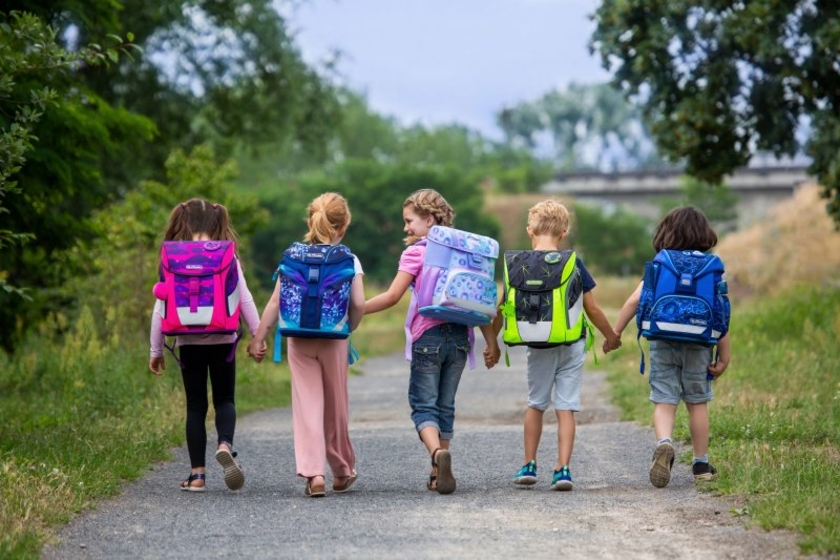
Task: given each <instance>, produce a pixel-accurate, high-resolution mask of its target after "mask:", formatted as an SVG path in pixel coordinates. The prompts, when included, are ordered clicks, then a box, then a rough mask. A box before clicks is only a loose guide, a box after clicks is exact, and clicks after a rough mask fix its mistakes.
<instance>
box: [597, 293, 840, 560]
mask: <svg viewBox="0 0 840 560" xmlns="http://www.w3.org/2000/svg"><path fill="white" fill-rule="evenodd" d="M736 303H737V302H736ZM634 330H635V329H632V328H631V329H629V330H628V336H625V340H624V342H625V347H623V348H622V350H621V351H620V352H617V353H614V354H610V355H609V356H607V358H606V359H605V360H603V362H602V363H603V364H604V367H605V368H607V369H608V370H609V371H610V372H611V375H610V381H611V384H612V386H613V388H614V398H615V402H616V404H617V405H619V406H620V408H621V410H622V411H623V414H624V418H625V419H630V420H636V421H640V422H644V423H646V424H650V422H651V413H652V405H651V404H650V403H649V402H648V400H647V396H648V393H649V388H648V385H647V377H646V376H645V377H642V376H640V375H639V374H638V366H639V351H638V348H637V346H636V344H635V340H634V339H632V337H631V336H629V335H630V334H631V332H632V333H633V334H635V333H634V332H633V331H634ZM731 333H732V334H731V336H732V362H731V364H730V366H729V369H728V370H727V371H726V373H725V374H724V376H723V377H721V378H720V379H719V380H717V381H715V384H714V391H715V399H714V401H713V402H712V403H711V404H710V409H709V410H710V414H711V441H710V449H709V453H710V457H711V458H712V462H713V463H714V464H715V465H716V467H717V468H718V470H719V471H720V472H721V476H720V479H719V480H718V481H717V482H716V483H714V485H712V486H711V490H712V491H714V492H718V493H721V494H728V495H737V496H742V497H743V498H744V499H745V501H746V504H747V505H746V507H745V509H744V510H743V512H746V513H748V514H749V516H750V518H751V519H752V521H753V522H754V523H755V524H756V525H758V526H760V527H762V528H765V529H777V528H783V529H790V530H793V531H797V532H799V533H800V534H801V535H802V537H801V540H800V546H801V549H802V552H803V553H806V554H807V553H818V554H838V553H840V484H837V482H836V481H838V480H840V349H838V346H837V340H838V339H840V291H838V290H837V289H830V288H826V289H823V290H812V289H802V290H797V291H793V292H790V293H786V294H784V295H782V296H780V297H778V298H774V299H771V300H766V301H758V300H750V301H749V302H742V303H741V305H740V306H736V308H735V310H734V311H733V320H732V331H731ZM631 340H632V342H631ZM642 345H643V347H644V348H645V350H647V345H646V343H644V342H643V343H642ZM674 435H675V436H676V437H677V438H679V439H680V440H682V441H686V442H688V441H690V435H689V433H688V420H687V415H686V413H685V410H684V408H683V407H681V408H680V409H679V413H678V416H677V429H676V431H675V434H674Z"/></svg>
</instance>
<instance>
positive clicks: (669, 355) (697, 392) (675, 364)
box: [650, 340, 714, 405]
mask: <svg viewBox="0 0 840 560" xmlns="http://www.w3.org/2000/svg"><path fill="white" fill-rule="evenodd" d="M712 351H713V349H712V348H711V347H708V346H700V345H699V344H688V343H685V342H671V341H668V340H651V341H650V400H651V401H652V402H654V403H657V404H673V405H678V404H680V400H683V401H685V402H686V403H688V404H700V403H705V402H709V401H710V400H712V398H714V394H713V393H712V382H711V381H710V380H708V379H707V378H706V375H707V374H708V370H709V366H710V365H711V363H712Z"/></svg>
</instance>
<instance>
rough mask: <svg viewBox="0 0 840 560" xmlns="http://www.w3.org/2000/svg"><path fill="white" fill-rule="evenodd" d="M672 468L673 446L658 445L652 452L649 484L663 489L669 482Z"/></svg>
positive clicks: (668, 444) (667, 444)
mask: <svg viewBox="0 0 840 560" xmlns="http://www.w3.org/2000/svg"><path fill="white" fill-rule="evenodd" d="M673 466H674V446H673V445H671V444H670V443H668V442H663V443H660V444H659V445H657V446H656V451H654V452H653V462H652V463H651V465H650V483H651V484H653V485H654V486H656V487H657V488H665V487H666V486H668V483H669V482H671V467H673Z"/></svg>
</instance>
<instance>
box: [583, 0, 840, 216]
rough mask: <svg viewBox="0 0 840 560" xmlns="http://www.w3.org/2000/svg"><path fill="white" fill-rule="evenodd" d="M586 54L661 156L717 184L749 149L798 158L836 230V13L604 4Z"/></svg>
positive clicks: (744, 5) (756, 5)
mask: <svg viewBox="0 0 840 560" xmlns="http://www.w3.org/2000/svg"><path fill="white" fill-rule="evenodd" d="M594 19H595V23H596V30H595V32H594V34H593V36H592V42H591V48H592V49H593V51H597V52H598V53H600V55H601V57H602V60H603V65H604V67H605V68H606V69H608V70H609V71H610V72H613V73H614V79H613V81H612V83H613V85H614V86H615V87H617V88H618V89H619V90H620V91H622V92H623V93H624V95H625V96H627V97H628V98H629V99H630V100H632V101H634V102H635V103H637V104H638V105H639V106H640V107H641V108H642V111H643V114H644V116H645V118H646V120H647V122H648V123H649V124H650V129H651V132H652V134H653V136H654V138H655V141H656V144H657V146H658V147H659V150H660V151H661V153H662V154H663V155H665V156H667V157H668V158H670V159H672V160H675V161H678V160H683V159H684V160H685V162H686V171H687V172H688V173H689V174H691V175H693V176H695V177H697V178H699V179H701V180H704V181H707V182H709V183H713V184H717V183H720V182H721V179H722V177H723V176H724V175H726V174H728V173H730V172H732V171H733V170H734V169H736V168H737V167H740V166H743V165H746V164H747V163H748V162H749V160H750V157H751V156H752V154H753V153H755V152H756V151H769V152H772V153H774V154H775V155H776V156H779V157H780V156H784V155H788V156H792V155H794V154H796V153H797V151H798V150H799V148H800V146H799V142H798V141H797V129H798V127H799V125H800V123H802V122H803V121H808V122H809V123H810V127H811V135H810V137H809V139H808V141H807V142H806V144H805V153H806V154H807V155H808V156H810V157H811V158H812V164H811V168H810V171H811V173H813V174H814V175H815V176H816V177H817V179H818V180H819V181H820V183H821V184H822V185H823V195H824V196H825V197H826V198H828V199H829V203H828V206H827V210H828V213H829V214H830V215H831V216H832V217H833V218H834V220H835V222H836V223H837V224H838V226H840V151H838V149H837V146H838V145H840V51H838V49H837V45H838V44H840V16H838V11H837V5H836V3H834V2H828V1H825V0H783V1H771V0H754V1H751V2H743V1H738V2H725V1H722V0H672V1H669V2H651V1H646V0H622V1H613V2H603V3H602V4H601V6H600V8H598V10H597V11H596V12H595V15H594Z"/></svg>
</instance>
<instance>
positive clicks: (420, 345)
mask: <svg viewBox="0 0 840 560" xmlns="http://www.w3.org/2000/svg"><path fill="white" fill-rule="evenodd" d="M469 350H470V342H469V339H468V337H467V327H466V326H464V325H456V324H454V323H444V324H442V325H437V326H435V327H432V328H430V329H429V330H427V331H426V332H424V333H423V334H422V335H420V338H418V339H417V340H416V341H414V343H413V344H412V345H411V358H412V359H411V378H410V380H409V382H408V404H410V405H411V419H412V420H413V421H414V426H415V428H416V429H417V432H418V433H420V430H422V429H424V428H428V427H430V426H433V427H435V428H437V429H438V431H439V432H440V439H444V440H449V439H452V436H453V434H454V425H455V393H456V392H457V391H458V383H460V381H461V373H462V372H463V371H464V366H465V365H466V363H467V355H468V354H469Z"/></svg>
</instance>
